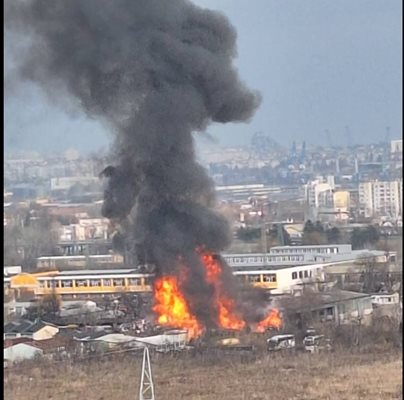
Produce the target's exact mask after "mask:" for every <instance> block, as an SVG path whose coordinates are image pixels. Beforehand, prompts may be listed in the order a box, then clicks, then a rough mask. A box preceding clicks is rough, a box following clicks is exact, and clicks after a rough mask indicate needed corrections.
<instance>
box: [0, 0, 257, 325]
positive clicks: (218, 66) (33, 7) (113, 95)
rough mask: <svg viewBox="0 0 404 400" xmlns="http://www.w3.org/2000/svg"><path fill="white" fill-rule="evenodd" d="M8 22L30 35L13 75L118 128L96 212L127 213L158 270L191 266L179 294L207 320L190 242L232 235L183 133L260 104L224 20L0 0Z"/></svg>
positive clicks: (205, 13)
mask: <svg viewBox="0 0 404 400" xmlns="http://www.w3.org/2000/svg"><path fill="white" fill-rule="evenodd" d="M5 27H6V30H9V31H10V32H16V33H18V34H20V35H23V36H29V37H30V38H31V41H32V43H31V45H30V47H29V48H28V49H26V50H25V51H24V53H23V54H20V64H19V76H20V77H21V79H25V80H31V81H34V82H36V83H38V84H40V86H42V87H43V88H44V89H45V90H46V91H47V92H48V93H50V94H51V95H52V96H55V94H57V95H58V96H69V97H70V98H71V99H72V100H74V101H75V102H76V103H77V104H78V105H79V106H80V107H81V108H82V109H83V110H84V111H85V113H86V114H87V115H88V116H89V117H91V118H97V119H99V120H102V121H103V122H104V123H106V124H107V125H108V126H109V128H110V130H111V131H113V132H114V133H115V135H116V136H115V137H116V140H115V143H114V146H115V152H116V158H115V159H116V163H115V165H114V166H110V167H108V168H106V170H104V172H103V174H104V175H105V176H106V177H107V181H108V184H107V188H106V191H105V202H104V208H103V213H104V215H105V216H107V217H109V218H117V219H119V220H121V221H125V226H126V227H129V228H127V229H126V232H125V234H126V235H127V237H126V238H127V242H128V243H131V244H132V247H133V250H134V251H135V250H139V249H142V252H143V253H144V254H146V255H147V257H148V258H149V259H152V260H153V261H154V262H155V263H156V265H157V266H158V270H159V272H160V273H166V272H172V271H173V270H175V269H176V268H177V266H178V265H179V264H181V265H183V264H185V265H187V266H188V270H189V272H188V273H189V274H190V279H188V280H187V282H188V283H187V286H186V287H184V291H185V292H186V294H187V296H188V298H189V301H190V304H191V307H192V308H193V309H194V311H195V313H196V314H197V315H198V316H199V317H201V318H202V319H204V320H205V321H207V323H208V322H209V318H210V317H209V296H210V290H211V288H209V287H208V285H207V284H205V283H204V280H203V279H201V276H202V275H203V274H204V270H203V268H202V266H201V265H200V261H199V259H198V257H196V256H195V248H196V247H198V246H204V248H206V249H208V250H209V251H212V252H220V251H221V250H223V249H224V248H225V247H226V246H227V245H228V244H229V240H230V235H229V229H228V226H227V223H226V221H225V220H224V218H223V217H221V216H220V215H218V214H216V213H215V212H214V211H213V210H212V206H213V205H214V187H213V184H212V182H211V180H210V179H209V177H208V176H207V174H206V173H205V171H204V169H203V168H202V167H201V166H200V165H199V164H197V163H196V161H195V154H194V143H193V136H192V135H193V133H195V132H203V131H204V130H205V129H206V127H207V125H208V124H210V123H212V122H218V123H226V122H241V121H246V120H248V119H249V118H250V117H251V116H252V115H253V113H254V111H255V110H256V108H257V106H258V105H259V103H260V96H259V94H258V93H255V92H253V91H251V90H249V89H248V88H247V87H246V86H245V85H244V84H243V82H241V81H240V78H239V77H238V73H237V70H236V69H235V67H234V65H233V60H234V58H235V56H236V31H235V29H234V28H233V26H232V25H231V24H230V23H229V21H228V20H227V18H226V17H225V16H223V15H222V14H220V13H218V12H214V11H210V10H206V9H202V8H199V7H197V6H195V5H194V4H192V3H191V2H189V1H186V0H169V1H167V0H114V1H110V0H85V1H83V0H53V1H48V0H6V1H5ZM179 256H180V257H181V261H179Z"/></svg>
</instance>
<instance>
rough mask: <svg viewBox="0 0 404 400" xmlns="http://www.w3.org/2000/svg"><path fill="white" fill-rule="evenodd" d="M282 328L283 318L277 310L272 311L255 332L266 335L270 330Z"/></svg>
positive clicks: (259, 323)
mask: <svg viewBox="0 0 404 400" xmlns="http://www.w3.org/2000/svg"><path fill="white" fill-rule="evenodd" d="M281 326H282V318H281V315H280V313H279V311H278V310H277V309H276V308H273V309H272V310H270V312H269V314H268V315H267V316H266V317H265V318H264V319H263V320H262V321H260V322H258V324H257V326H256V327H255V332H258V333H264V332H265V331H266V330H267V329H268V328H275V329H279V328H280V327H281Z"/></svg>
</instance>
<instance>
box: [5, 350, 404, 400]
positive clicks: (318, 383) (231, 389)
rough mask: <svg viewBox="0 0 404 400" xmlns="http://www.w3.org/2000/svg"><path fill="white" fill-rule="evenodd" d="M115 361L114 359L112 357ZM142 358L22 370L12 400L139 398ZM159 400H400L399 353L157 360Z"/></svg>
mask: <svg viewBox="0 0 404 400" xmlns="http://www.w3.org/2000/svg"><path fill="white" fill-rule="evenodd" d="M115 357H117V356H115ZM140 365H141V358H140V356H134V355H133V354H132V355H128V354H126V355H124V356H122V355H121V357H119V358H118V357H117V358H115V359H109V360H107V359H106V358H102V359H100V360H88V361H85V362H81V363H75V364H68V363H57V364H52V365H51V364H46V363H42V364H40V365H37V366H29V365H25V366H21V368H13V369H12V370H10V371H7V372H5V375H4V396H5V399H7V400H26V399H44V400H50V399H52V400H59V399H60V400H62V399H63V400H76V399H88V400H134V399H138V390H139V381H140ZM152 369H153V375H154V381H155V395H156V399H157V400H174V399H175V400H178V399H192V400H222V399H226V400H227V399H228V400H247V399H248V400H250V399H255V400H259V399H261V400H264V399H269V400H272V399H274V400H288V399H289V400H292V399H294V400H295V399H296V400H297V399H307V400H317V399H318V400H320V399H321V400H333V399H335V400H337V399H338V400H354V399H355V400H357V399H367V400H376V399H383V400H388V399H402V377H401V375H402V355H401V350H397V351H393V350H389V351H378V352H373V353H369V352H367V353H366V354H364V353H362V354H354V353H352V352H349V351H343V352H335V353H330V354H317V355H310V354H303V353H296V354H291V355H288V356H286V355H283V356H282V355H280V354H275V355H271V356H269V355H267V354H264V355H262V356H260V357H259V358H258V359H255V360H250V361H244V362H243V361H242V360H240V359H236V358H229V357H226V358H223V357H221V358H220V357H218V356H210V357H207V356H206V355H203V356H202V355H198V356H195V357H190V356H187V357H183V356H181V358H173V357H171V356H164V355H157V354H153V355H152Z"/></svg>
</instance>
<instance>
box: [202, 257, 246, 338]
mask: <svg viewBox="0 0 404 400" xmlns="http://www.w3.org/2000/svg"><path fill="white" fill-rule="evenodd" d="M202 263H203V265H204V266H205V268H206V280H207V282H208V283H210V284H212V285H213V286H214V288H215V292H216V293H215V294H216V296H215V301H216V307H217V310H218V323H219V325H220V327H221V328H224V329H234V330H240V329H243V328H244V327H245V325H246V324H245V322H244V321H243V320H242V319H241V318H239V317H238V316H237V315H236V314H235V312H234V309H235V303H234V300H233V299H231V298H229V297H226V296H225V295H223V293H221V292H222V289H221V287H222V283H221V280H220V277H221V274H222V268H221V266H220V264H219V263H218V262H217V261H216V260H215V259H214V257H213V255H212V254H209V253H205V254H203V255H202Z"/></svg>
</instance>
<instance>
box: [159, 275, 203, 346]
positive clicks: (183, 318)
mask: <svg viewBox="0 0 404 400" xmlns="http://www.w3.org/2000/svg"><path fill="white" fill-rule="evenodd" d="M154 298H155V305H154V307H153V310H154V312H155V313H156V314H157V315H158V319H157V321H158V323H159V324H161V325H166V326H171V327H175V328H183V329H186V330H187V331H188V336H189V338H190V339H192V338H195V337H198V336H200V335H201V333H202V331H203V327H202V326H201V324H200V323H199V322H198V320H197V319H196V317H195V315H192V314H191V312H190V311H189V306H188V303H187V301H186V300H185V298H184V296H183V294H182V293H181V291H180V289H179V285H178V280H177V278H175V277H174V276H164V277H161V278H159V279H157V280H156V281H155V282H154Z"/></svg>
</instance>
